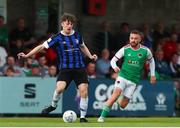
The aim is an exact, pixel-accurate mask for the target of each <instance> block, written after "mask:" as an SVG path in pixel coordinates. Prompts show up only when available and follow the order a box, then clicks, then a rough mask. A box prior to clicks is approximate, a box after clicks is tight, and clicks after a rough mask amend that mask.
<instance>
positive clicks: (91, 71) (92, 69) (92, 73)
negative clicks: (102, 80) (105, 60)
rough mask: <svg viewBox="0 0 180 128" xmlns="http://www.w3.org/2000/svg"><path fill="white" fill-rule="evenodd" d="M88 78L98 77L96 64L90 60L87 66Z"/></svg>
mask: <svg viewBox="0 0 180 128" xmlns="http://www.w3.org/2000/svg"><path fill="white" fill-rule="evenodd" d="M86 72H87V75H88V78H96V64H95V63H94V62H89V63H88V64H87V67H86Z"/></svg>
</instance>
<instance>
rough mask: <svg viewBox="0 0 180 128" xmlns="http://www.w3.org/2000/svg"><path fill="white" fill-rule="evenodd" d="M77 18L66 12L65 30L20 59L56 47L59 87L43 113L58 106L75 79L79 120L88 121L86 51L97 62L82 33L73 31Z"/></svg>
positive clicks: (62, 18)
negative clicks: (78, 97) (78, 100)
mask: <svg viewBox="0 0 180 128" xmlns="http://www.w3.org/2000/svg"><path fill="white" fill-rule="evenodd" d="M75 21H76V18H75V16H74V15H72V14H69V13H65V14H64V15H63V16H62V17H61V20H60V24H61V27H62V30H61V31H60V33H58V34H57V35H55V36H54V37H51V38H49V39H48V40H47V41H45V42H44V43H43V44H40V45H39V46H37V47H35V48H34V49H33V50H32V51H30V52H29V53H28V54H24V53H23V52H22V53H19V54H18V57H19V58H28V57H30V56H32V55H33V54H36V53H38V52H40V51H41V50H43V49H45V48H46V49H48V48H50V47H55V48H56V51H57V54H58V60H59V65H58V66H59V70H60V71H59V75H58V77H57V84H56V89H55V91H54V95H53V99H52V103H51V105H50V106H48V107H47V108H45V109H43V110H42V114H48V113H50V112H52V111H53V110H55V109H56V108H57V102H58V101H59V99H60V95H61V93H62V92H63V91H64V90H65V89H67V87H68V85H69V84H70V82H71V81H72V80H74V81H75V83H76V86H77V89H78V90H79V93H80V97H81V99H80V122H88V121H87V119H86V118H85V116H86V113H87V108H88V78H87V74H86V71H85V62H84V56H83V53H84V54H85V55H86V56H87V57H89V58H90V59H92V60H94V61H96V60H97V56H96V54H94V55H92V54H91V53H90V51H89V50H88V48H87V47H86V45H85V44H84V41H83V38H82V36H81V35H80V34H79V33H78V32H76V31H74V29H73V25H74V23H75Z"/></svg>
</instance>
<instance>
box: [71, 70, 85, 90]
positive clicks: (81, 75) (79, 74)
mask: <svg viewBox="0 0 180 128" xmlns="http://www.w3.org/2000/svg"><path fill="white" fill-rule="evenodd" d="M73 79H74V82H75V83H76V86H77V88H79V87H78V86H80V85H83V86H84V85H85V86H87V85H88V83H89V82H88V77H87V73H86V70H85V69H83V68H81V69H74V71H73ZM83 88H85V87H83Z"/></svg>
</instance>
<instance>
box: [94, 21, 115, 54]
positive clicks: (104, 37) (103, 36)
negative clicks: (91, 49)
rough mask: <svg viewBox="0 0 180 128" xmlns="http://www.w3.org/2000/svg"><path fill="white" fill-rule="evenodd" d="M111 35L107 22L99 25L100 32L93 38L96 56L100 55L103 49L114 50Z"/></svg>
mask: <svg viewBox="0 0 180 128" xmlns="http://www.w3.org/2000/svg"><path fill="white" fill-rule="evenodd" d="M114 43H115V42H114V41H113V34H112V32H111V25H110V23H109V22H107V21H103V22H102V23H101V30H100V31H99V32H98V33H97V34H96V36H95V44H94V46H95V51H96V52H97V54H98V55H100V54H101V50H102V49H104V48H109V49H114V47H116V45H114Z"/></svg>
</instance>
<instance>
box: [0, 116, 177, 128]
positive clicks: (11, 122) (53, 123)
mask: <svg viewBox="0 0 180 128" xmlns="http://www.w3.org/2000/svg"><path fill="white" fill-rule="evenodd" d="M88 120H89V122H88V123H79V119H77V120H76V122H74V123H64V122H63V120H62V118H60V117H59V118H34V117H29V118H27V117H26V118H24V117H18V118H17V117H11V118H0V127H180V118H174V117H159V118H158V117H157V118H152V117H145V118H142V117H138V118H129V117H127V118H124V117H123V118H121V117H114V118H107V119H106V120H105V122H104V123H98V122H97V118H95V117H93V118H88Z"/></svg>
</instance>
